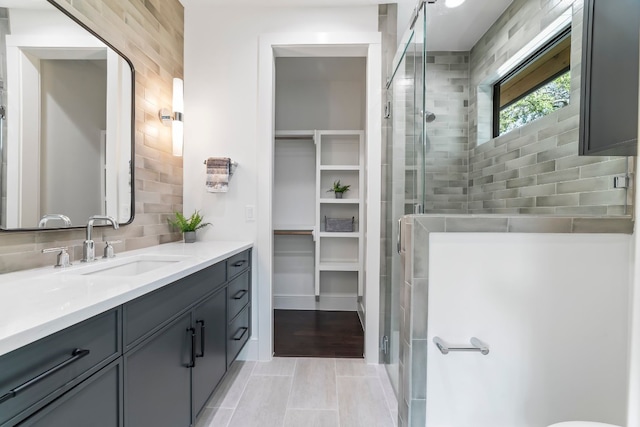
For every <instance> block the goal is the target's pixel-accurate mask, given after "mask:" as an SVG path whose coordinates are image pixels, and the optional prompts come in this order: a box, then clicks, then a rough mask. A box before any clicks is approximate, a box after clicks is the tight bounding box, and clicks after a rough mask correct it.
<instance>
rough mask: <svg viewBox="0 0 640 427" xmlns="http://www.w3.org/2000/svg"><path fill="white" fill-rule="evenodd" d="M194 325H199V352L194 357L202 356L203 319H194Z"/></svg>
mask: <svg viewBox="0 0 640 427" xmlns="http://www.w3.org/2000/svg"><path fill="white" fill-rule="evenodd" d="M196 325H200V354H196V357H204V320H196Z"/></svg>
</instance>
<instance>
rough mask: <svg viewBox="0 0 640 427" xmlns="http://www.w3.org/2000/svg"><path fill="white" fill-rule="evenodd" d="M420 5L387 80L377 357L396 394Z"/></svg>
mask: <svg viewBox="0 0 640 427" xmlns="http://www.w3.org/2000/svg"><path fill="white" fill-rule="evenodd" d="M424 25H425V20H424V8H423V9H422V10H421V11H420V14H419V16H418V19H417V20H416V23H415V25H414V27H413V28H410V29H408V30H407V32H405V34H404V36H403V39H402V43H401V44H400V47H399V49H398V53H397V54H396V57H395V58H394V62H393V67H392V70H393V73H392V76H391V79H390V80H389V82H388V84H387V93H386V96H387V105H388V106H390V109H389V112H390V114H388V117H387V123H386V125H387V139H386V162H385V164H384V168H385V170H384V174H383V176H385V177H386V178H385V182H384V183H383V188H384V189H385V191H384V195H385V197H384V200H383V206H384V217H385V221H386V222H385V236H386V239H385V247H384V253H385V259H384V262H383V271H382V281H381V283H382V285H383V286H382V292H383V295H381V300H382V311H383V314H384V327H383V337H382V345H381V348H382V360H383V361H384V363H385V367H386V369H387V372H388V374H389V378H390V379H391V383H392V385H393V387H394V389H395V391H396V395H398V396H399V397H400V395H399V394H398V391H399V388H398V385H399V383H400V381H399V365H400V363H402V361H401V360H400V351H399V349H400V340H401V337H400V333H399V331H400V322H401V321H402V319H403V318H404V310H403V308H402V307H401V304H400V302H401V298H400V296H401V293H402V289H403V285H404V281H403V279H402V277H403V275H402V267H403V265H402V262H401V258H400V255H399V254H398V251H397V247H396V245H397V239H396V236H397V235H398V227H399V224H398V221H399V220H400V218H402V216H403V215H406V214H413V213H423V212H424V201H425V199H424V198H425V194H424V193H425V192H424V188H425V181H424V179H425V178H424V177H425V170H424V168H425V161H424V158H425V151H424V150H425V144H424V141H425V133H424V130H425V129H424V119H423V117H424V116H423V114H424V113H423V112H424V99H425V97H424V84H423V82H424V71H425V66H424V65H425V64H424V63H425V51H424Z"/></svg>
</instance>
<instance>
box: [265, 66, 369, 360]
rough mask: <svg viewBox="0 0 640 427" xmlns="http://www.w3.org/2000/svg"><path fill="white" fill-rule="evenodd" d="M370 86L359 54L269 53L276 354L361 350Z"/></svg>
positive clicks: (332, 353) (344, 353) (330, 354)
mask: <svg viewBox="0 0 640 427" xmlns="http://www.w3.org/2000/svg"><path fill="white" fill-rule="evenodd" d="M366 91H367V63H366V58H365V57H279V58H275V133H274V158H273V159H274V160H273V177H274V180H273V192H272V223H273V234H274V235H273V266H272V268H273V309H274V312H273V328H274V329H273V338H274V341H273V345H274V355H275V356H278V357H287V356H296V357H305V356H307V357H357V358H362V357H363V355H364V302H363V293H364V247H365V242H364V239H365V230H366V216H365V195H366V185H365V184H366V179H365V167H366V164H365V158H366V156H365V153H366V135H365V129H366V113H367V108H366ZM341 190H346V191H341Z"/></svg>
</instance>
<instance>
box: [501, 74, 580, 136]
mask: <svg viewBox="0 0 640 427" xmlns="http://www.w3.org/2000/svg"><path fill="white" fill-rule="evenodd" d="M570 74H571V73H570V72H569V71H567V72H566V73H564V74H562V75H561V76H560V77H557V78H556V79H554V80H552V81H550V82H549V83H547V84H546V85H544V86H542V87H541V88H539V89H537V90H535V91H534V92H531V93H530V94H529V95H527V96H525V97H524V98H522V99H520V100H518V101H516V102H514V103H513V104H511V105H509V106H508V107H506V108H503V109H502V110H500V135H502V134H504V133H507V132H509V131H512V130H514V129H517V128H519V127H521V126H524V125H526V124H527V123H531V122H532V121H534V120H536V119H538V118H540V117H544V116H546V115H547V114H550V113H551V112H553V111H555V110H557V109H559V108H562V107H564V106H565V105H568V104H569V96H570V92H571V75H570Z"/></svg>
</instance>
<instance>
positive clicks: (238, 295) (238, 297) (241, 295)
mask: <svg viewBox="0 0 640 427" xmlns="http://www.w3.org/2000/svg"><path fill="white" fill-rule="evenodd" d="M247 292H249V291H247V290H246V289H241V290H239V291H238V292H236V294H235V295H234V296H233V297H232V298H233V299H242V297H243V296H245V295H246V294H247Z"/></svg>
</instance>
